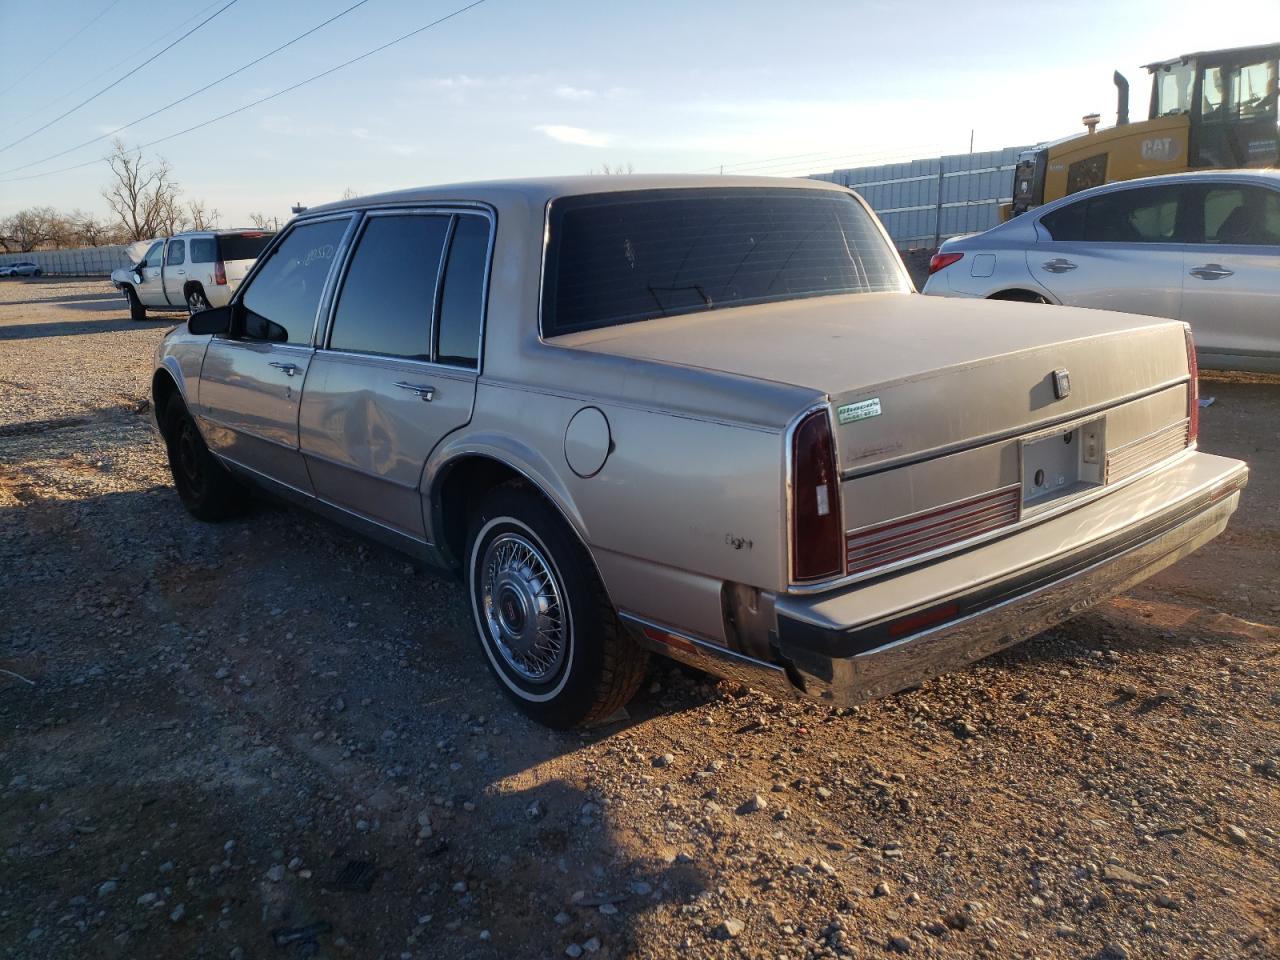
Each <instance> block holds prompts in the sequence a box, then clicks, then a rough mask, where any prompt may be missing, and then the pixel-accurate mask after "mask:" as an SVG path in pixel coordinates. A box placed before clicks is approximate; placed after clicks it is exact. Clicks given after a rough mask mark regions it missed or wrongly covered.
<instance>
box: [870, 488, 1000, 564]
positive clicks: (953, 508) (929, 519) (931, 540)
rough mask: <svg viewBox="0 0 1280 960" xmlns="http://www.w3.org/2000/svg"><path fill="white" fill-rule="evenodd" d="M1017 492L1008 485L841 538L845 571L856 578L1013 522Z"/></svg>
mask: <svg viewBox="0 0 1280 960" xmlns="http://www.w3.org/2000/svg"><path fill="white" fill-rule="evenodd" d="M1021 502H1022V487H1021V486H1020V485H1018V484H1014V485H1013V486H1009V487H1001V488H1000V489H999V490H992V491H991V492H990V493H983V494H979V495H978V496H976V497H970V498H969V499H967V500H959V501H957V502H955V503H950V504H947V506H945V507H938V508H936V509H932V510H925V511H923V512H921V513H915V514H912V515H910V516H907V517H902V518H900V519H898V520H892V521H890V522H889V523H880V524H876V525H874V526H869V527H862V528H860V529H858V530H851V531H849V532H848V533H847V534H845V550H846V555H845V572H846V573H861V572H863V571H865V570H873V569H875V568H876V567H883V566H888V565H889V564H892V563H897V562H898V561H900V560H907V559H910V558H912V557H917V556H920V555H921V554H925V553H930V552H932V551H934V550H938V549H941V548H943V547H949V546H953V545H954V544H957V543H960V542H961V541H963V540H968V539H969V538H970V537H976V536H978V535H980V534H983V533H987V532H988V531H990V530H996V529H998V528H1000V527H1005V526H1009V525H1010V524H1013V523H1017V522H1018V516H1019V508H1020V506H1021Z"/></svg>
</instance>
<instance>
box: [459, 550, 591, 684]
mask: <svg viewBox="0 0 1280 960" xmlns="http://www.w3.org/2000/svg"><path fill="white" fill-rule="evenodd" d="M481 571H482V573H481V583H480V605H481V610H482V612H483V614H484V621H485V625H486V627H487V628H488V632H489V639H490V640H492V641H493V645H494V646H495V647H496V648H497V650H498V651H499V652H500V653H501V654H502V658H503V659H504V660H505V661H506V662H507V664H508V665H509V666H510V667H511V669H512V670H514V671H515V672H516V673H517V674H518V675H519V676H521V677H523V678H524V679H526V680H530V681H533V682H535V683H545V682H547V681H550V680H551V679H552V678H554V677H555V675H556V674H557V673H558V672H559V670H560V667H561V666H562V665H563V663H564V660H565V655H566V652H567V650H568V645H569V630H568V626H567V618H566V616H565V608H564V600H563V597H564V591H563V588H562V587H561V585H560V582H559V580H558V579H557V577H556V575H555V573H554V569H553V567H552V564H551V563H550V562H548V560H547V559H546V558H545V557H544V556H543V555H542V552H541V551H540V550H539V548H538V547H536V546H534V544H533V543H531V542H530V541H529V540H526V539H525V538H524V537H522V536H520V535H519V534H515V533H504V534H501V535H499V536H498V537H495V538H494V540H493V542H492V543H490V544H489V547H488V549H486V550H485V552H484V562H483V565H482V567H481Z"/></svg>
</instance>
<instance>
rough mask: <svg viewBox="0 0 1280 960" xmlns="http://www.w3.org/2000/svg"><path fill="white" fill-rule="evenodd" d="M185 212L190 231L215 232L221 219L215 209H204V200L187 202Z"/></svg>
mask: <svg viewBox="0 0 1280 960" xmlns="http://www.w3.org/2000/svg"><path fill="white" fill-rule="evenodd" d="M187 212H188V213H189V214H190V220H191V229H192V230H215V229H217V226H218V221H219V220H220V219H221V217H222V215H221V214H220V213H218V209H217V207H206V206H205V202H204V200H188V201H187Z"/></svg>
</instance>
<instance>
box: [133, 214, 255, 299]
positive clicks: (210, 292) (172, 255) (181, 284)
mask: <svg viewBox="0 0 1280 960" xmlns="http://www.w3.org/2000/svg"><path fill="white" fill-rule="evenodd" d="M274 235H275V234H273V233H271V232H270V231H264V230H197V231H192V232H189V233H179V234H175V235H174V236H172V237H168V238H166V239H162V240H156V241H155V242H154V243H152V244H151V246H149V247H148V248H147V251H146V253H144V254H143V255H142V258H141V259H140V260H139V261H138V262H137V263H135V264H133V265H132V266H129V267H122V268H120V269H118V270H113V271H112V273H111V283H112V284H113V285H114V286H115V287H116V289H117V290H119V291H120V292H121V293H122V294H124V298H125V300H126V301H127V302H128V304H129V316H130V318H131V319H133V320H145V319H147V309H148V308H154V309H160V310H175V309H176V310H186V311H187V312H188V313H193V314H194V313H199V312H200V311H201V310H208V309H209V308H210V307H221V306H225V305H226V304H227V303H228V302H229V301H230V300H231V295H232V294H233V293H235V292H236V288H237V287H238V286H240V281H241V280H243V279H244V277H245V274H247V273H248V272H249V269H250V268H251V267H252V266H253V264H254V261H255V260H257V258H258V254H260V253H261V252H262V251H263V250H264V249H265V248H266V246H267V244H269V243H270V242H271V238H272V237H273V236H274Z"/></svg>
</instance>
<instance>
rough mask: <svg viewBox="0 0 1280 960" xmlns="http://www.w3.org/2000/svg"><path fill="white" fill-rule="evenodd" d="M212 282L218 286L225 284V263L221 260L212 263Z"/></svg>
mask: <svg viewBox="0 0 1280 960" xmlns="http://www.w3.org/2000/svg"><path fill="white" fill-rule="evenodd" d="M213 282H214V283H216V284H217V285H218V286H220V287H225V286H226V285H227V265H226V264H225V263H223V262H222V261H221V260H219V261H218V262H217V263H215V264H214V265H213Z"/></svg>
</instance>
